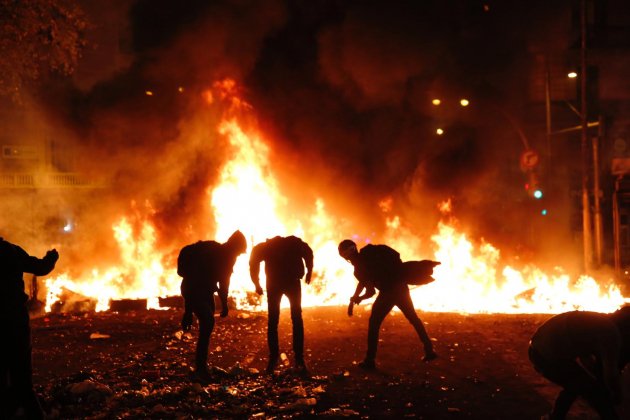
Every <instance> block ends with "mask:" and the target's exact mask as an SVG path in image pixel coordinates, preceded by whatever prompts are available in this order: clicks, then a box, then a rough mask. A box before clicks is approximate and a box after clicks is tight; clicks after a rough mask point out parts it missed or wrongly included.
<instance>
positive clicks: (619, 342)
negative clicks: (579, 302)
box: [529, 306, 630, 419]
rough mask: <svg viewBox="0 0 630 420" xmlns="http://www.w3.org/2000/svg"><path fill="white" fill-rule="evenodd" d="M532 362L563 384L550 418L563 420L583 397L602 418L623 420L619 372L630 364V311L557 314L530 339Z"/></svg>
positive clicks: (548, 376) (545, 373)
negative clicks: (579, 398) (617, 410)
mask: <svg viewBox="0 0 630 420" xmlns="http://www.w3.org/2000/svg"><path fill="white" fill-rule="evenodd" d="M529 359H530V360H531V362H532V364H533V365H534V368H535V369H536V371H538V372H539V373H540V374H541V375H542V376H544V377H545V378H547V379H549V380H550V381H551V382H553V383H555V384H557V385H560V386H561V387H562V390H561V391H560V393H559V394H558V397H557V398H556V401H555V403H554V406H553V409H552V411H551V413H550V415H549V418H551V419H564V418H565V417H566V415H567V413H568V412H569V409H570V408H571V405H572V404H573V402H574V401H575V400H576V399H577V398H578V397H582V398H584V399H585V400H586V402H587V403H588V404H589V405H590V406H591V407H592V408H593V409H594V410H595V411H596V412H597V414H599V416H600V417H601V418H602V419H617V418H619V417H618V415H617V413H616V411H615V407H614V406H615V405H616V404H618V403H620V402H621V371H622V370H623V368H624V366H625V365H626V364H627V363H628V362H629V361H630V306H626V307H624V308H621V309H619V310H618V311H616V312H613V313H611V314H602V313H598V312H586V311H573V312H566V313H562V314H559V315H555V316H553V317H552V318H550V319H548V320H547V321H545V323H543V324H542V325H541V326H540V327H539V328H538V330H537V331H536V332H535V333H534V335H533V336H532V339H531V341H530V344H529Z"/></svg>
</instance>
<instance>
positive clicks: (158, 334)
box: [32, 305, 630, 419]
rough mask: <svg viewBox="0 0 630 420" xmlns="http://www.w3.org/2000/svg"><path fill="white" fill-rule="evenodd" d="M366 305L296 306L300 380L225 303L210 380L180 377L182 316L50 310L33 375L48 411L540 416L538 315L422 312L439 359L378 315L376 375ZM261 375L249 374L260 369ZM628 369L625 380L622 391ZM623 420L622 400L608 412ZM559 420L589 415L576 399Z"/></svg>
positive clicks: (549, 392) (400, 323) (629, 409)
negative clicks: (349, 311) (533, 347)
mask: <svg viewBox="0 0 630 420" xmlns="http://www.w3.org/2000/svg"><path fill="white" fill-rule="evenodd" d="M368 309H369V305H362V306H361V307H358V308H355V316H354V317H352V318H348V317H347V316H346V308H342V307H326V308H305V309H304V324H305V330H306V349H307V350H306V361H307V363H308V365H309V368H310V371H311V377H310V378H306V379H304V378H301V377H299V376H297V375H295V374H294V373H293V371H292V370H291V368H290V366H288V367H287V366H283V367H282V368H281V369H280V371H279V372H278V373H277V374H276V375H275V376H269V375H266V374H264V373H262V372H263V371H264V368H265V366H266V355H267V349H266V314H265V312H261V313H255V312H254V313H252V312H243V311H237V310H232V311H231V312H230V315H229V317H228V318H225V319H222V318H217V324H216V327H215V332H214V334H213V336H212V339H211V344H210V349H211V352H210V357H209V361H210V363H211V364H212V365H215V366H217V367H219V368H221V369H222V371H221V370H219V369H217V370H216V373H217V376H216V379H215V380H214V381H212V382H211V383H205V384H201V383H198V382H197V381H195V380H194V378H193V376H192V375H191V374H190V368H189V362H190V361H191V360H192V355H193V352H194V345H195V340H196V333H197V331H196V327H195V328H194V329H193V331H192V333H193V336H192V337H191V336H188V335H185V334H184V335H182V333H181V331H179V321H180V317H181V310H175V309H171V310H165V311H155V310H152V311H135V312H134V311H130V312H120V313H115V312H106V313H80V314H48V315H46V316H42V317H38V318H35V319H33V320H32V326H33V345H34V349H33V359H34V381H35V384H36V390H37V392H38V394H39V395H40V396H41V398H42V405H43V406H44V408H45V410H46V411H47V413H48V416H49V417H50V418H95V419H97V418H107V419H110V418H160V419H162V418H166V419H169V418H177V419H188V418H298V417H311V416H321V417H349V418H352V417H355V418H358V417H362V418H367V417H370V418H405V417H409V418H423V419H459V418H467V419H506V418H510V419H539V418H540V416H541V415H542V414H544V413H546V412H548V410H549V409H550V406H551V405H550V404H551V402H552V401H553V398H554V397H555V394H556V393H557V391H558V388H557V387H556V386H554V385H552V384H550V383H548V382H547V381H546V380H545V379H543V378H541V377H539V376H538V375H537V374H536V372H535V371H534V370H533V369H532V367H531V365H530V364H529V362H528V359H527V343H528V340H529V337H530V336H531V334H532V333H533V332H534V330H535V329H536V327H537V326H538V325H539V324H540V323H541V322H542V321H544V320H545V319H546V318H548V317H549V315H472V316H465V315H459V314H450V313H422V314H421V318H422V319H423V321H424V322H425V323H426V324H427V330H428V332H429V335H430V336H431V337H433V338H434V339H435V340H436V341H435V349H436V351H437V352H438V353H439V355H440V358H439V359H437V360H435V361H432V362H430V363H424V362H422V361H421V360H420V358H421V354H422V349H421V345H420V343H419V341H418V339H417V338H416V336H415V335H414V332H413V329H412V327H411V326H410V325H409V324H408V323H407V321H406V320H405V319H404V317H403V316H402V315H400V314H393V315H390V316H389V317H388V318H386V320H385V322H384V324H383V329H382V332H381V343H380V347H379V355H378V359H377V363H378V366H379V370H378V371H376V372H365V371H363V370H361V369H360V368H359V367H357V366H356V363H357V362H358V361H360V360H361V359H362V357H363V354H364V350H365V341H366V333H367V321H368V316H369V312H368ZM290 334H291V326H290V316H289V313H288V311H287V310H283V312H282V316H281V320H280V345H281V350H282V351H285V352H286V354H287V355H288V362H291V361H292V353H291V351H290V348H291V347H290V339H291V337H290ZM259 372H260V373H259ZM629 376H630V374H627V372H626V375H625V376H624V381H625V383H624V387H625V392H626V395H628V396H629V398H628V399H630V379H629ZM620 413H621V416H622V418H624V417H625V418H630V417H629V415H630V402H629V401H626V402H625V403H624V404H623V405H622V406H621V407H620ZM570 418H572V419H591V418H596V417H595V415H594V414H593V413H592V412H591V411H590V410H589V408H588V407H586V406H585V405H584V404H583V403H579V404H577V405H576V406H574V408H573V410H572V412H571V416H570Z"/></svg>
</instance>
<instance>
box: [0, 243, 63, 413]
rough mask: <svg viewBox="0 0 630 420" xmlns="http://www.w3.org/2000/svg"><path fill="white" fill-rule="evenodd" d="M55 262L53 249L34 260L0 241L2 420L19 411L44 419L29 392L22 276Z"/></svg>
mask: <svg viewBox="0 0 630 420" xmlns="http://www.w3.org/2000/svg"><path fill="white" fill-rule="evenodd" d="M58 259H59V253H58V252H57V250H55V249H51V250H49V251H48V252H46V255H45V256H44V257H43V258H37V257H32V256H30V255H29V254H28V253H27V252H26V251H24V250H23V249H22V248H20V247H19V246H17V245H14V244H12V243H10V242H7V241H5V240H4V239H2V238H0V314H1V315H0V322H1V323H2V325H4V327H5V331H4V332H3V340H2V341H3V344H2V345H1V348H2V355H1V363H2V367H1V369H0V370H1V372H0V374H1V375H2V376H1V377H2V388H3V389H2V397H1V398H2V413H1V414H2V415H3V417H2V418H12V417H13V416H14V415H15V412H16V411H17V410H18V409H19V408H21V409H22V410H24V415H25V417H26V418H29V419H30V418H33V419H39V418H43V417H44V412H43V410H42V408H41V405H40V404H39V400H38V398H37V395H36V394H35V391H34V389H33V368H32V359H31V357H32V348H31V329H30V320H29V314H28V309H27V306H26V303H27V300H28V295H26V293H24V280H23V274H24V273H31V274H34V275H35V276H45V275H46V274H48V273H50V272H51V271H52V270H53V269H54V268H55V264H56V262H57V260H58Z"/></svg>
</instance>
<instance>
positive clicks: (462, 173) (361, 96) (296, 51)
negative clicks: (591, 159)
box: [13, 0, 533, 259]
mask: <svg viewBox="0 0 630 420" xmlns="http://www.w3.org/2000/svg"><path fill="white" fill-rule="evenodd" d="M101 3H102V4H101ZM445 3H448V4H445ZM517 3H518V2H517ZM524 3H525V2H524ZM527 4H531V3H529V2H528V3H527ZM106 5H107V6H106ZM521 6H522V7H520V8H517V9H516V11H515V12H514V13H512V14H509V13H507V7H508V6H505V10H504V9H503V7H504V6H501V5H496V6H493V7H496V8H497V10H496V12H497V13H501V16H502V17H501V18H500V19H498V18H494V17H493V15H492V14H489V13H488V12H487V11H485V10H484V9H483V5H482V4H481V3H477V2H467V1H461V2H442V1H429V2H416V1H402V2H396V3H394V4H392V3H390V2H384V1H334V0H329V1H318V2H297V1H290V0H271V1H264V2H244V1H239V0H225V1H202V0H196V1H185V2H172V1H167V0H157V1H156V0H137V1H131V0H127V1H124V0H121V1H117V2H114V3H111V2H106V1H103V2H94V4H93V5H92V6H90V7H87V10H86V12H87V13H88V14H89V15H90V16H91V19H92V20H93V21H94V27H95V28H96V29H95V30H101V31H106V33H107V34H109V35H111V38H110V39H107V38H105V37H103V36H102V35H101V36H99V37H96V39H98V41H99V42H100V43H98V44H97V45H95V48H96V50H99V48H100V49H101V50H100V51H107V52H112V51H113V53H112V54H109V53H108V54H106V55H100V56H99V55H98V54H97V55H90V54H87V56H86V58H88V60H86V61H85V62H83V63H82V64H81V65H82V66H83V67H82V68H79V71H78V73H77V76H76V78H75V79H74V80H73V81H72V83H67V82H64V83H60V84H56V85H54V86H52V87H51V89H50V90H49V91H48V93H46V94H45V95H43V97H42V98H41V100H42V101H43V102H44V103H45V104H46V114H47V117H46V118H47V119H48V121H49V125H50V126H54V127H56V130H63V131H58V132H63V133H64V135H63V140H62V141H64V142H66V143H67V145H68V147H71V148H72V149H73V150H76V151H77V155H78V159H77V160H76V162H75V165H76V170H77V171H78V172H82V173H86V174H88V175H90V176H92V177H93V178H96V179H104V180H107V181H106V182H107V184H108V185H109V187H108V188H103V189H100V190H97V191H95V192H94V191H91V192H85V193H76V192H73V193H71V195H69V194H70V193H62V194H60V195H59V196H58V197H59V198H57V199H58V200H62V201H63V203H64V204H63V205H61V207H62V208H72V209H73V213H75V214H74V216H75V217H76V218H77V220H79V223H80V225H81V227H82V229H77V235H78V236H79V238H80V239H81V240H79V241H76V240H75V241H73V243H77V244H80V246H78V245H71V244H68V246H69V247H70V248H72V247H73V246H74V247H75V248H74V249H73V250H72V252H73V253H74V255H75V258H73V259H80V256H81V255H82V254H87V255H89V254H94V253H98V252H102V253H104V255H107V252H105V251H106V250H111V251H112V254H113V249H114V247H115V244H114V243H112V242H109V243H107V242H106V243H103V242H102V241H91V240H90V238H93V237H97V238H107V237H111V226H112V224H113V223H115V222H116V220H115V218H117V217H119V216H120V215H121V214H125V215H128V217H129V218H130V219H131V222H132V223H133V222H134V219H133V218H134V214H138V219H137V220H141V219H143V218H144V217H147V215H148V216H149V217H150V218H151V220H152V221H153V222H154V224H155V226H156V227H157V229H158V232H157V235H158V241H159V243H160V245H161V246H163V247H164V248H165V249H171V248H172V249H177V247H179V246H181V245H182V244H183V243H187V242H190V241H193V240H197V239H201V238H200V235H202V234H208V235H210V234H211V233H212V232H213V229H214V228H215V226H214V225H213V223H214V221H213V220H211V217H210V213H209V207H208V206H209V197H208V191H207V189H208V186H211V185H214V184H215V183H216V182H217V176H218V174H219V171H220V169H221V166H222V163H223V162H225V160H226V159H228V158H229V155H228V154H227V153H228V151H227V150H225V148H224V144H225V142H224V141H223V140H222V137H221V135H220V134H218V133H217V131H216V126H217V123H218V121H219V119H220V118H221V117H222V115H223V112H224V109H225V108H226V104H223V103H221V100H220V99H218V98H216V97H215V98H214V99H215V100H214V101H212V102H209V101H208V100H207V97H205V96H204V92H206V91H207V90H208V89H211V88H212V86H213V83H215V82H216V81H220V80H224V79H226V78H230V79H233V80H235V81H236V85H237V86H238V87H239V89H241V92H240V93H241V95H242V97H243V98H244V100H246V101H247V102H249V103H250V104H251V105H252V109H253V113H254V114H255V115H256V116H257V124H258V125H259V127H260V128H261V129H262V132H264V133H265V139H266V140H267V141H269V143H270V150H271V151H270V153H271V161H272V162H273V170H274V172H275V173H277V174H278V175H279V179H280V182H281V184H282V189H283V191H284V193H285V194H286V195H287V197H288V198H289V200H290V203H291V205H292V206H294V208H295V209H297V211H298V212H299V211H304V212H308V211H312V209H313V207H314V203H315V200H316V199H317V198H320V197H322V198H324V199H325V200H326V203H327V206H328V209H329V211H331V212H332V213H333V214H335V215H336V216H337V217H339V218H340V219H343V220H346V221H349V224H350V226H352V228H353V229H355V230H356V231H357V232H359V233H360V232H369V233H370V234H371V233H373V232H376V237H378V234H379V232H382V231H383V230H384V228H385V224H384V221H385V218H386V217H387V216H391V215H393V214H399V215H401V216H402V217H403V218H404V219H405V220H406V221H408V223H409V224H410V225H412V226H413V231H414V232H415V233H416V234H417V235H418V236H419V237H423V236H424V237H427V236H428V235H430V234H431V232H432V231H433V230H434V228H435V225H436V222H437V221H438V220H439V219H440V218H442V217H443V216H442V214H440V212H439V211H438V209H437V204H438V203H440V202H443V201H446V200H449V199H450V200H452V203H453V207H454V213H455V215H456V216H457V217H458V218H461V219H462V220H463V221H464V222H465V223H463V224H464V225H465V226H467V229H469V230H470V231H471V233H472V234H474V235H476V236H478V237H486V238H488V239H489V240H491V241H498V242H499V243H501V242H502V241H505V242H506V243H507V242H510V243H511V244H512V245H518V246H521V245H523V246H525V245H524V244H525V243H527V242H528V238H527V237H526V235H527V232H528V229H525V228H524V227H523V225H524V220H526V218H527V217H529V216H527V214H526V213H524V212H523V210H525V209H524V208H523V201H522V198H520V196H521V195H522V187H521V185H522V180H523V174H522V173H521V172H520V170H519V168H518V157H519V155H520V152H521V151H522V144H521V143H520V141H519V139H518V136H517V134H516V131H515V128H514V127H513V125H512V124H511V123H510V122H509V121H508V120H506V119H505V118H504V117H502V116H501V114H500V113H499V112H498V111H497V109H498V108H502V109H504V110H513V111H514V112H515V113H518V112H519V111H520V109H519V103H521V102H522V99H523V97H522V91H523V89H522V86H523V85H525V84H526V83H527V82H526V80H525V79H524V77H525V74H526V73H525V72H524V69H523V71H520V70H518V66H519V65H520V64H521V63H522V58H523V51H524V45H525V44H524V43H525V39H523V37H522V36H521V35H520V33H521V32H518V31H512V30H510V31H506V28H508V27H509V25H511V24H516V23H517V22H519V19H518V15H517V13H518V12H519V11H521V12H522V11H523V8H524V7H525V6H524V5H521ZM509 7H512V6H509ZM113 8H115V11H112V10H110V9H113ZM104 10H109V12H108V13H107V14H104V13H102V12H103V11H104ZM493 11H494V10H493ZM532 13H533V12H532ZM99 19H101V21H100V22H99ZM112 45H118V48H113V47H112ZM508 74H509V75H510V76H509V77H508V76H507V75H508ZM434 98H440V99H441V100H442V103H441V105H440V106H439V107H436V106H434V105H432V104H431V100H432V99H434ZM461 98H468V99H469V100H470V102H471V105H470V106H468V107H465V108H464V107H462V106H461V105H460V104H459V100H460V99H461ZM519 100H521V102H519ZM437 128H442V129H443V130H444V134H443V135H437V134H436V129H437ZM35 200H36V199H35ZM383 200H391V202H392V203H393V208H389V210H388V211H385V213H384V211H383V206H382V205H379V203H381V202H382V201H383ZM33 208H35V207H33ZM13 212H14V213H15V212H19V209H14V210H13ZM34 219H36V220H48V219H50V217H48V218H47V217H43V216H42V217H35V218H34ZM37 230H39V226H37ZM347 233H349V232H347ZM81 235H83V237H81ZM75 239H76V237H75ZM515 242H523V244H520V243H515ZM515 247H516V246H515Z"/></svg>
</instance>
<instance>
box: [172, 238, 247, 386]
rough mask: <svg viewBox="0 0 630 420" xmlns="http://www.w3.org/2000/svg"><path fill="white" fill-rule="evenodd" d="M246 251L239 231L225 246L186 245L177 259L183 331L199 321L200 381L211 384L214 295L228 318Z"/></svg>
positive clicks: (197, 357)
mask: <svg viewBox="0 0 630 420" xmlns="http://www.w3.org/2000/svg"><path fill="white" fill-rule="evenodd" d="M246 249H247V241H246V240H245V236H244V235H243V234H242V233H241V232H240V231H238V230H237V231H236V232H234V233H233V234H232V236H230V238H229V239H228V240H227V242H225V243H219V242H216V241H198V242H196V243H194V244H191V245H187V246H185V247H184V248H182V250H181V251H180V253H179V257H178V258H177V274H179V275H180V276H181V277H182V278H183V279H182V284H181V292H182V296H183V297H184V316H183V317H182V329H183V330H184V331H188V330H190V327H191V326H192V322H193V314H195V316H196V317H197V319H198V320H199V338H198V340H197V350H196V354H195V372H196V373H197V375H198V376H199V378H200V379H204V380H208V379H209V378H210V376H211V375H210V372H209V370H208V366H207V361H208V346H209V344H210V335H212V330H213V329H214V313H215V304H214V292H218V294H219V298H220V300H221V317H226V316H227V314H228V302H227V300H228V292H229V288H230V277H231V276H232V271H233V270H234V264H235V263H236V259H237V258H238V256H239V255H240V254H242V253H244V252H245V250H246Z"/></svg>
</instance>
